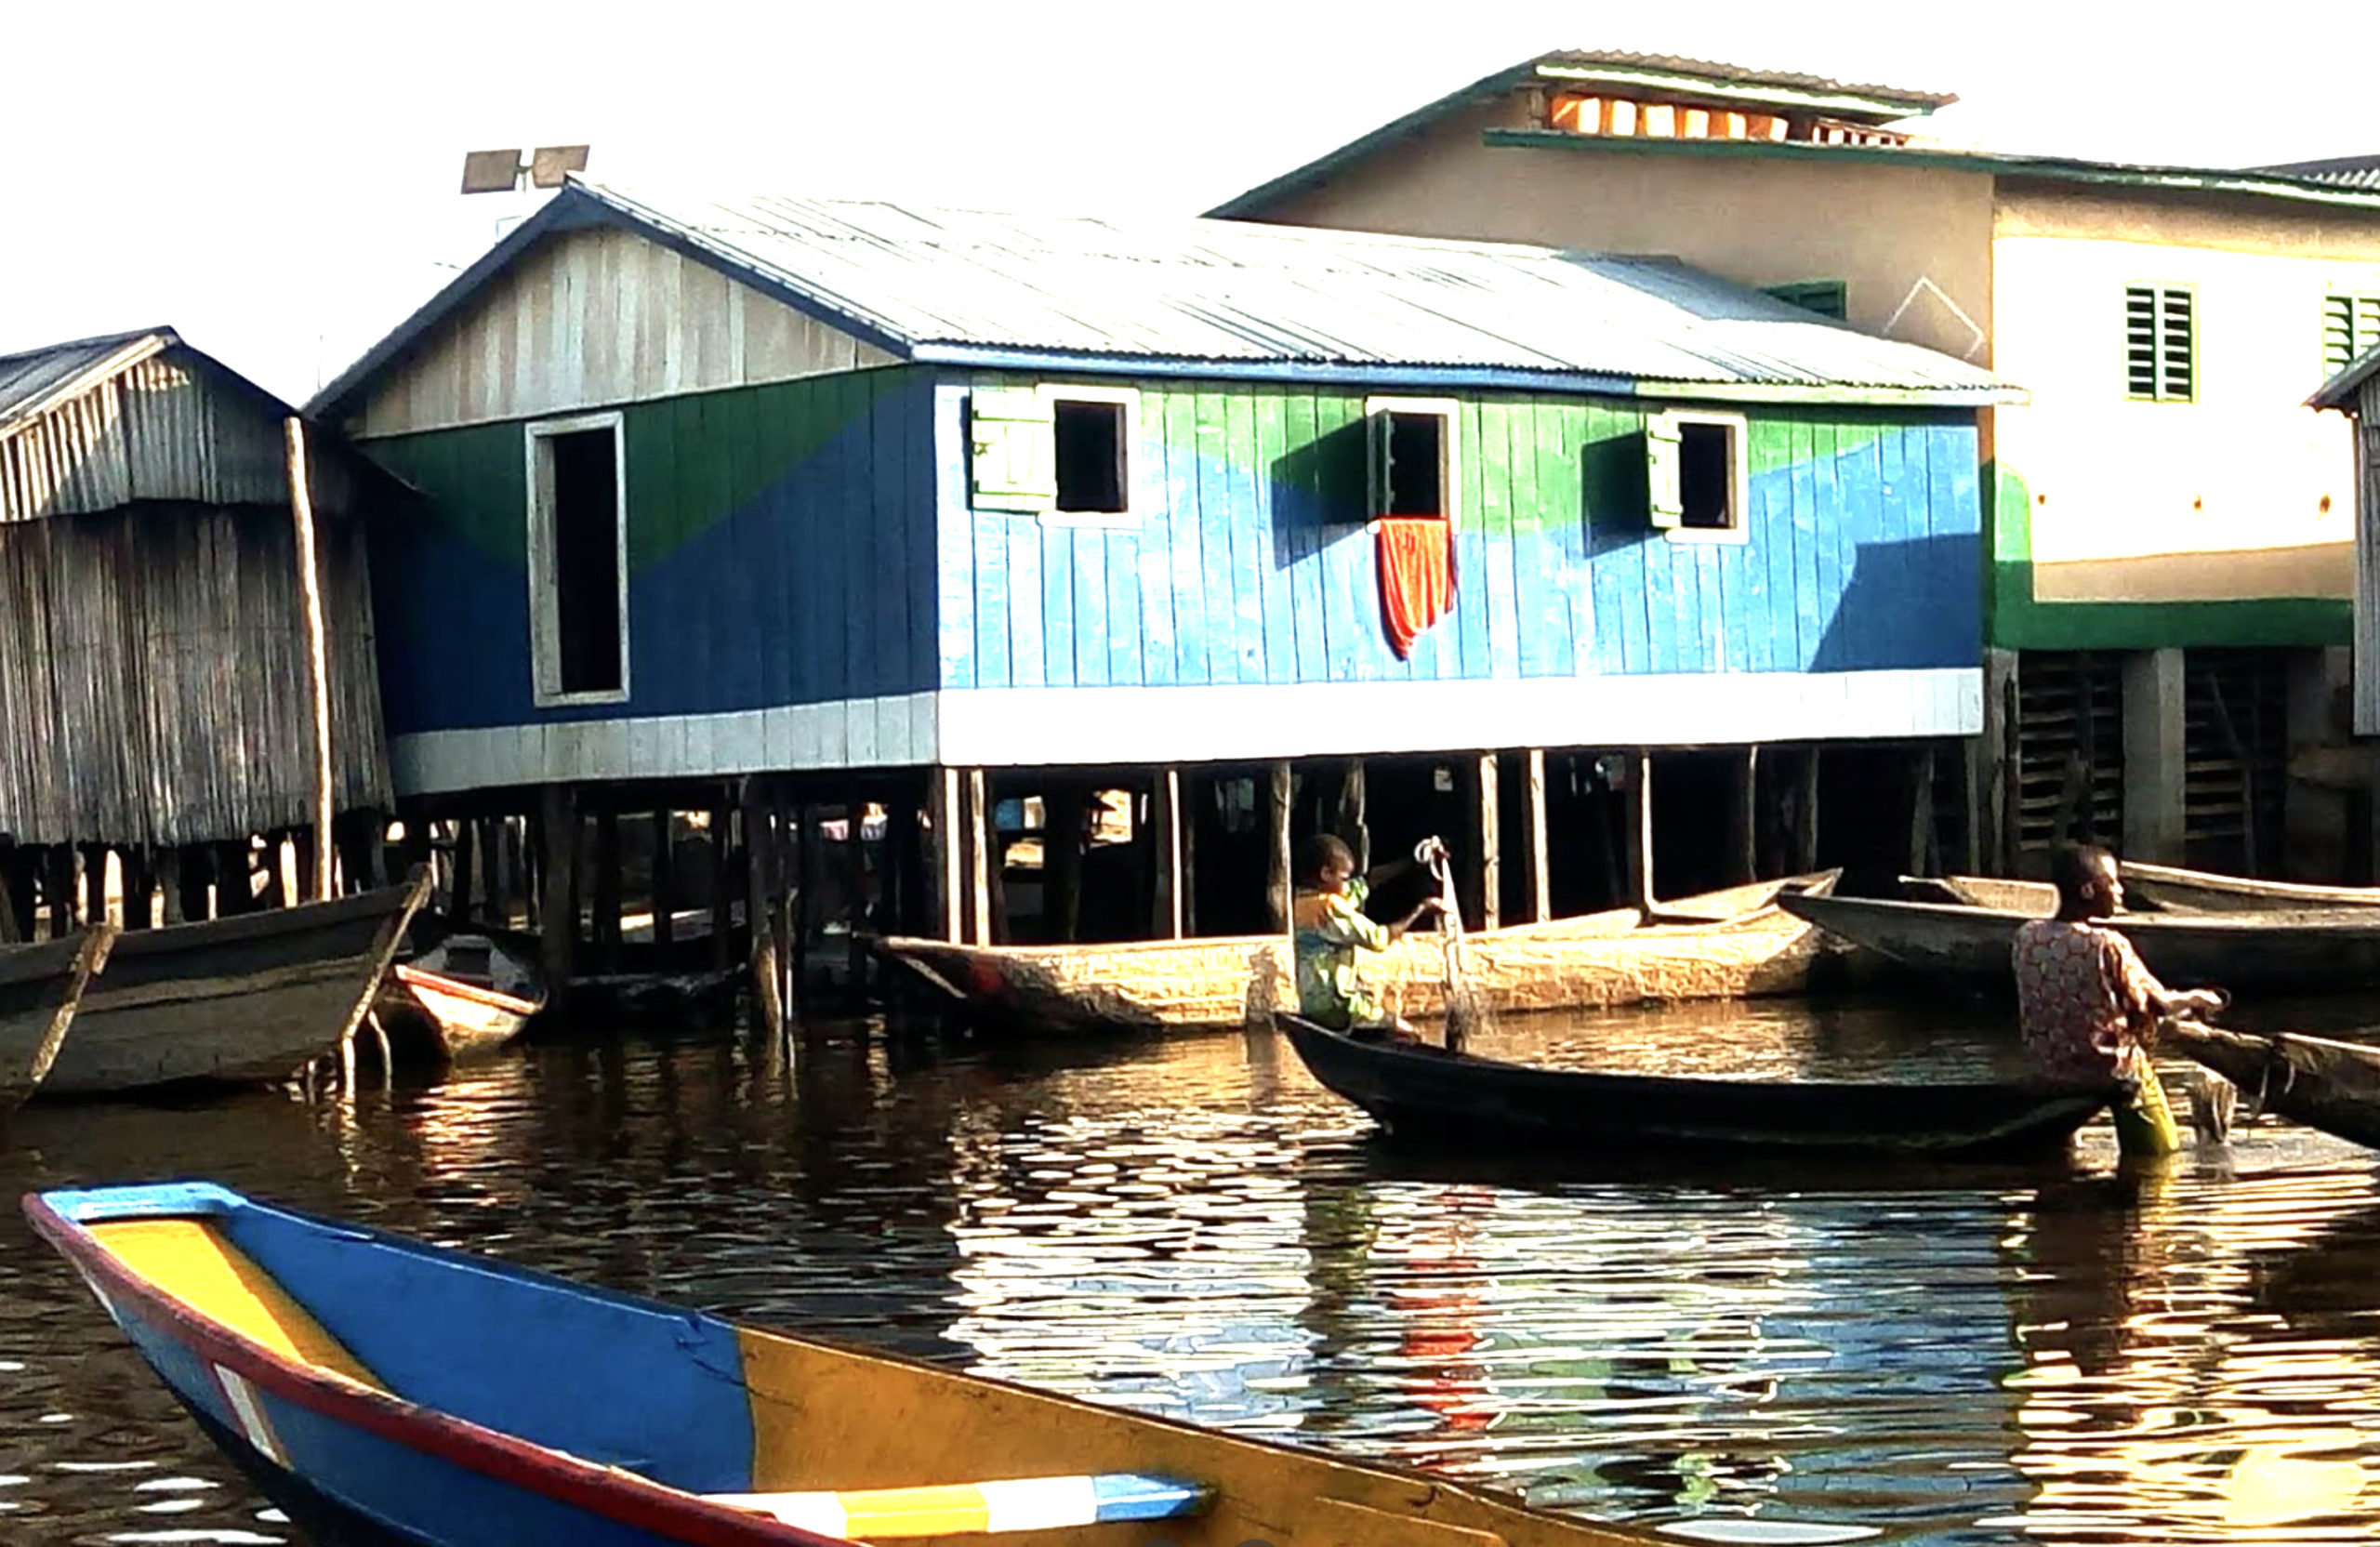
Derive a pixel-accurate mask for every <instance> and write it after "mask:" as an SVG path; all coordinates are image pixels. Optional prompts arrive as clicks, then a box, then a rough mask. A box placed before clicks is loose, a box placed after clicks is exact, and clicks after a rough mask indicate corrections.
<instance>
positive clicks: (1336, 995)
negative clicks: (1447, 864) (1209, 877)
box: [1289, 833, 1445, 1042]
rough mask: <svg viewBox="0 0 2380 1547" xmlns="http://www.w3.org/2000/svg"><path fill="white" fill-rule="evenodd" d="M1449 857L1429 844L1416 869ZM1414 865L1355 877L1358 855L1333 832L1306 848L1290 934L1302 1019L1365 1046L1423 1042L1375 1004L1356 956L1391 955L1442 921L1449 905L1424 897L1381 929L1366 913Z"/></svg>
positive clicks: (1416, 857)
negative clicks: (1389, 880) (1424, 923)
mask: <svg viewBox="0 0 2380 1547" xmlns="http://www.w3.org/2000/svg"><path fill="white" fill-rule="evenodd" d="M1443 853H1445V849H1444V848H1443V846H1442V845H1440V844H1439V842H1438V840H1436V839H1435V838H1430V839H1424V840H1421V844H1420V845H1419V846H1418V847H1417V848H1416V849H1415V850H1414V851H1413V859H1412V861H1411V862H1409V863H1410V864H1419V865H1425V866H1426V865H1428V864H1430V863H1432V862H1433V861H1434V860H1435V859H1436V858H1437V857H1438V856H1439V855H1441V854H1443ZM1407 867H1408V862H1407V861H1403V860H1400V861H1398V862H1397V863H1396V864H1395V865H1392V866H1383V867H1382V869H1380V870H1376V871H1374V872H1373V874H1372V875H1371V876H1370V877H1364V876H1358V875H1356V874H1355V853H1354V851H1352V850H1350V849H1349V848H1348V847H1347V845H1346V844H1345V843H1344V842H1342V841H1341V840H1339V839H1338V838H1336V837H1334V836H1333V835H1331V834H1329V833H1316V835H1315V836H1314V837H1312V838H1309V839H1307V840H1305V842H1304V844H1303V845H1302V847H1300V849H1299V850H1298V867H1297V886H1298V889H1297V896H1296V897H1295V899H1294V900H1293V901H1292V902H1291V903H1290V906H1289V929H1290V932H1291V936H1292V938H1293V940H1294V941H1295V944H1296V951H1297V978H1298V1013H1299V1014H1301V1015H1302V1016H1304V1017H1305V1018H1306V1019H1307V1020H1309V1021H1312V1022H1314V1023H1315V1024H1316V1025H1320V1026H1326V1027H1328V1028H1329V1029H1330V1030H1332V1031H1343V1032H1345V1033H1347V1034H1348V1035H1349V1036H1351V1037H1353V1038H1355V1039H1357V1040H1358V1041H1372V1042H1376V1041H1402V1042H1418V1041H1420V1040H1421V1037H1420V1035H1419V1034H1418V1033H1417V1032H1415V1031H1414V1029H1413V1028H1412V1027H1411V1026H1410V1025H1407V1024H1406V1022H1405V1021H1404V1019H1403V1018H1402V1017H1400V1016H1397V1015H1395V1014H1392V1013H1391V1012H1389V1011H1387V1010H1386V1009H1384V1008H1383V1007H1382V1005H1381V1002H1380V1000H1379V999H1378V998H1374V997H1373V994H1372V991H1371V990H1370V989H1369V987H1368V986H1366V985H1365V983H1364V980H1363V974H1362V973H1361V972H1360V971H1358V969H1357V968H1356V965H1355V962H1356V954H1355V953H1356V952H1358V951H1384V950H1386V949H1388V948H1389V946H1391V945H1395V943H1396V941H1397V939H1398V937H1399V936H1401V935H1403V934H1404V933H1405V932H1406V931H1408V930H1409V929H1411V928H1412V927H1413V926H1414V925H1415V924H1417V923H1420V922H1421V920H1422V919H1435V918H1436V917H1437V915H1438V912H1439V910H1440V907H1441V906H1442V905H1441V904H1440V902H1439V900H1438V899H1437V898H1436V897H1435V896H1430V897H1424V898H1422V899H1421V901H1420V902H1419V903H1417V904H1415V905H1414V906H1413V909H1412V911H1411V912H1409V913H1408V914H1406V915H1405V917H1404V918H1402V919H1398V920H1396V921H1395V923H1393V924H1383V923H1381V922H1380V921H1379V920H1378V919H1373V918H1371V917H1369V915H1367V914H1366V913H1365V912H1364V899H1365V897H1366V896H1368V895H1369V893H1370V891H1371V883H1372V881H1373V880H1374V879H1382V878H1384V877H1385V876H1387V875H1389V874H1391V873H1394V872H1395V871H1400V870H1403V869H1406V868H1407Z"/></svg>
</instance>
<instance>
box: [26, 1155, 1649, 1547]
mask: <svg viewBox="0 0 2380 1547" xmlns="http://www.w3.org/2000/svg"><path fill="white" fill-rule="evenodd" d="M24 1207H25V1212H26V1215H27V1217H28V1218H30V1219H31V1220H32V1222H33V1227H34V1228H35V1229H36V1230H38V1231H39V1232H40V1233H41V1234H42V1235H43V1236H45V1237H46V1239H47V1240H48V1241H49V1242H50V1243H51V1244H52V1245H53V1246H55V1247H57V1249H58V1250H59V1251H60V1252H61V1253H63V1254H64V1255H65V1257H66V1258H67V1260H68V1261H69V1262H70V1263H73V1265H74V1267H75V1268H76V1270H77V1271H78V1272H80V1273H81V1274H82V1276H83V1277H84V1280H85V1281H86V1283H87V1284H89V1286H90V1287H91V1290H92V1292H93V1293H94V1294H96V1295H97V1296H98V1297H99V1302H100V1303H101V1304H102V1305H103V1306H105V1307H106V1309H107V1311H108V1314H109V1315H110V1316H112V1317H113V1318H114V1319H115V1322H116V1325H117V1326H118V1327H120V1328H122V1329H123V1330H124V1332H125V1334H126V1336H127V1337H129V1338H130V1339H131V1340H132V1342H133V1343H134V1344H135V1345H136V1346H137V1347H138V1348H139V1350H140V1352H141V1354H142V1355H144V1356H145V1357H146V1358H147V1359H148V1360H149V1362H150V1364H151V1365H152V1366H153V1367H154V1368H155V1369H156V1371H157V1373H158V1374H159V1375H160V1376H162V1377H163V1378H164V1379H165V1383H166V1384H167V1385H168V1386H170V1387H171V1388H172V1389H173V1391H174V1394H175V1395H177V1396H179V1398H180V1399H181V1401H182V1403H183V1405H184V1406H185V1407H187V1408H189V1409H190V1411H191V1412H192V1415H193V1416H194V1417H195V1418H196V1419H197V1420H198V1421H199V1423H200V1424H201V1426H202V1427H204V1428H205V1431H206V1432H207V1434H208V1435H210V1436H211V1437H212V1438H213V1439H214V1440H215V1441H216V1442H217V1443H218V1445H220V1446H221V1447H223V1448H224V1449H225V1451H226V1452H227V1453H229V1454H230V1456H231V1459H232V1460H233V1461H236V1462H238V1463H239V1464H240V1465H241V1466H242V1467H243V1468H244V1469H245V1471H246V1472H247V1473H248V1474H249V1475H251V1476H252V1477H253V1478H255V1479H256V1480H257V1482H258V1486H259V1487H260V1488H262V1489H263V1491H264V1492H265V1493H266V1494H267V1495H269V1496H270V1497H271V1498H272V1499H273V1500H274V1501H275V1502H277V1503H279V1504H281V1505H282V1506H283V1507H284V1509H286V1510H287V1511H288V1512H289V1513H290V1514H291V1515H292V1516H293V1518H295V1519H296V1520H297V1521H298V1523H299V1524H300V1525H301V1526H305V1527H309V1528H311V1529H312V1530H314V1531H316V1532H318V1533H319V1534H320V1535H321V1536H322V1537H323V1538H324V1540H341V1541H344V1540H368V1541H374V1542H403V1543H412V1544H417V1547H642V1544H647V1543H662V1542H675V1543H698V1544H703V1547H747V1544H750V1547H760V1544H763V1543H774V1544H787V1547H821V1544H831V1543H839V1542H848V1541H853V1540H861V1541H870V1542H875V1541H893V1540H898V1541H905V1542H925V1543H948V1544H951V1547H957V1544H960V1543H968V1542H975V1543H988V1542H990V1541H998V1542H1000V1543H1004V1544H1005V1543H1011V1542H1013V1543H1016V1544H1017V1547H1154V1544H1156V1543H1159V1542H1162V1543H1166V1544H1169V1547H1247V1544H1249V1543H1263V1544H1268V1547H1622V1544H1635V1547H1642V1544H1645V1543H1649V1542H1651V1541H1653V1540H1656V1539H1655V1538H1654V1537H1652V1536H1651V1535H1650V1534H1649V1533H1645V1532H1639V1531H1633V1530H1627V1529H1620V1528H1614V1527H1602V1526H1594V1525H1590V1524H1588V1523H1586V1522H1583V1521H1579V1520H1574V1519H1569V1518H1566V1517H1564V1516H1561V1515H1555V1514H1546V1513H1544V1512H1542V1511H1537V1510H1531V1509H1527V1508H1525V1507H1523V1506H1520V1505H1517V1504H1512V1503H1505V1502H1500V1501H1496V1500H1492V1499H1489V1498H1487V1497H1484V1496H1482V1495H1479V1494H1476V1493H1474V1492H1471V1491H1469V1490H1468V1489H1466V1488H1461V1487H1460V1486H1457V1485H1454V1484H1451V1483H1448V1482H1445V1481H1442V1480H1439V1479H1435V1478H1432V1477H1429V1476H1426V1475H1424V1474H1420V1473H1417V1472H1410V1471H1405V1470H1400V1469H1395V1468H1390V1467H1382V1466H1368V1465H1356V1464H1353V1463H1350V1462H1346V1461H1333V1460H1330V1459H1329V1458H1327V1457H1324V1456H1320V1455H1317V1454H1314V1453H1312V1452H1309V1451H1304V1450H1300V1449H1294V1448H1289V1447H1285V1446H1279V1445H1273V1444H1267V1443H1264V1442H1262V1441H1256V1440H1249V1439H1240V1438H1234V1437H1231V1436H1227V1435H1219V1434H1214V1433H1210V1432H1208V1431H1205V1430H1201V1429H1197V1428H1193V1427H1191V1426H1188V1425H1186V1424H1181V1423H1175V1422H1170V1421H1166V1420H1163V1419H1157V1418H1150V1417H1145V1416H1143V1415H1140V1414H1135V1413H1127V1412H1119V1411H1116V1410H1113V1409H1110V1408H1102V1407H1098V1406H1095V1405H1093V1404H1091V1403H1086V1402H1081V1401H1077V1400H1075V1399H1073V1398H1069V1397H1063V1396H1056V1395H1049V1394H1047V1393H1042V1392H1036V1391H1031V1390H1027V1389H1025V1388H1024V1387H1021V1386H1015V1385H1010V1384H1007V1383H1005V1382H998V1381H990V1380H985V1379H982V1378H980V1377H976V1376H969V1375H961V1374H958V1373H956V1372H953V1371H950V1370H945V1369H937V1368H935V1367H933V1366H932V1365H928V1364H924V1363H921V1362H919V1361H917V1360H912V1359H904V1358H899V1357H895V1356H893V1355H884V1354H878V1353H870V1352H866V1351H862V1350H859V1349H853V1348H844V1347H840V1346H837V1345H834V1344H831V1343H826V1342H817V1341H814V1340H812V1339H809V1338H800V1337H792V1336H788V1335H786V1334H783V1333H778V1332H770V1331H763V1330H761V1329H757V1328H751V1327H743V1326H737V1325H734V1324H732V1323H730V1322H726V1321H723V1320H721V1319H719V1318H717V1317H714V1316H706V1315H702V1314H700V1313H697V1312H694V1311H689V1310H684V1309H680V1308H676V1307H672V1306H669V1305H666V1304H661V1303H657V1302H650V1301H642V1300H637V1299H633V1298H630V1297H628V1296H624V1295H617V1294H612V1293H607V1292H604V1291H601V1290H597V1289H589V1288H587V1287H585V1286H581V1285H576V1284H573V1283H570V1282H567V1281H565V1280H562V1279H558V1278H553V1277H549V1276H545V1275H542V1274H537V1273H532V1272H529V1271H527V1270H524V1269H521V1268H516V1267H512V1266H509V1265H507V1264H505V1263H498V1262H496V1261H493V1260H491V1259H487V1258H483V1257H479V1256H475V1255H473V1254H470V1253H468V1252H463V1251H457V1250H449V1249H444V1248H439V1247H433V1246H430V1245H427V1244H425V1243H422V1242H418V1241H415V1240H410V1239H407V1238H405V1237H403V1236H395V1235H390V1234H388V1233H385V1232H381V1231H377V1230H371V1229H365V1228H360V1227H357V1226H353V1225H349V1224H343V1223H337V1222H334V1221H329V1220H324V1219H317V1218H314V1217H311V1216H309V1215H305V1214H300V1213H296V1212H293V1211H290V1210H284V1209H278V1208H273V1207H271V1206H269V1205H266V1204H262V1203H257V1202H252V1201H250V1200H249V1199H247V1198H245V1197H241V1196H240V1195H238V1194H237V1193H233V1192H230V1191H227V1190H226V1189H224V1188H221V1187H218V1186H214V1185H210V1184H207V1183H168V1184H161V1185H151V1186H126V1187H103V1188H97V1189H92V1190H88V1191H75V1192H50V1193H43V1194H38V1195H33V1196H29V1197H26V1199H25V1202H24Z"/></svg>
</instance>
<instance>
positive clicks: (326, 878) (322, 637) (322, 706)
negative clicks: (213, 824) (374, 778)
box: [282, 414, 333, 901]
mask: <svg viewBox="0 0 2380 1547" xmlns="http://www.w3.org/2000/svg"><path fill="white" fill-rule="evenodd" d="M282 430H283V438H284V441H285V443H286V444H287V450H288V469H287V470H288V474H289V513H290V515H291V517H292V518H293V520H294V521H295V522H296V523H297V528H298V583H299V587H300V588H301V590H302V591H303V593H304V596H305V602H306V680H307V682H308V684H309V686H310V688H311V693H312V702H313V721H314V834H315V843H314V876H313V890H312V892H311V893H310V895H311V896H312V897H313V898H315V899H316V900H317V901H321V900H326V899H327V898H329V897H330V895H331V793H332V778H333V774H332V770H331V679H330V649H329V645H328V643H327V642H326V634H325V630H324V625H323V579H322V568H321V566H320V564H319V563H318V562H317V561H316V559H315V556H314V498H313V492H312V486H311V483H309V481H308V478H307V472H306V426H305V423H304V421H302V420H300V419H299V418H298V416H297V415H295V414H292V415H291V416H289V417H287V418H286V419H284V420H283V421H282Z"/></svg>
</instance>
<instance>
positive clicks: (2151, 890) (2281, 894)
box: [2122, 860, 2380, 913]
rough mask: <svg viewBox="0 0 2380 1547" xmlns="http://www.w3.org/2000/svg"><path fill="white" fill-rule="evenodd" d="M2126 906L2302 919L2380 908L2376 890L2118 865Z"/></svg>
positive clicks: (2379, 890) (2131, 863)
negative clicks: (2338, 911) (2306, 914)
mask: <svg viewBox="0 0 2380 1547" xmlns="http://www.w3.org/2000/svg"><path fill="white" fill-rule="evenodd" d="M2122 871H2123V890H2124V896H2125V900H2126V901H2127V902H2131V901H2133V900H2135V899H2137V900H2138V901H2139V902H2141V903H2146V904H2149V905H2152V906H2158V907H2163V908H2175V909H2188V910H2191V911H2195V912H2201V913H2304V912H2307V911H2309V910H2319V909H2326V908H2335V907H2380V886H2310V885H2307V884H2304V883H2302V882H2297V881H2266V880H2257V879H2254V878H2252V877H2247V876H2226V875H2222V874H2220V873H2218V872H2216V871H2213V870H2184V869H2182V868H2180V867H2178V866H2171V865H2143V864H2141V863H2139V862H2138V861H2136V860H2125V861H2124V862H2123V864H2122Z"/></svg>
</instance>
